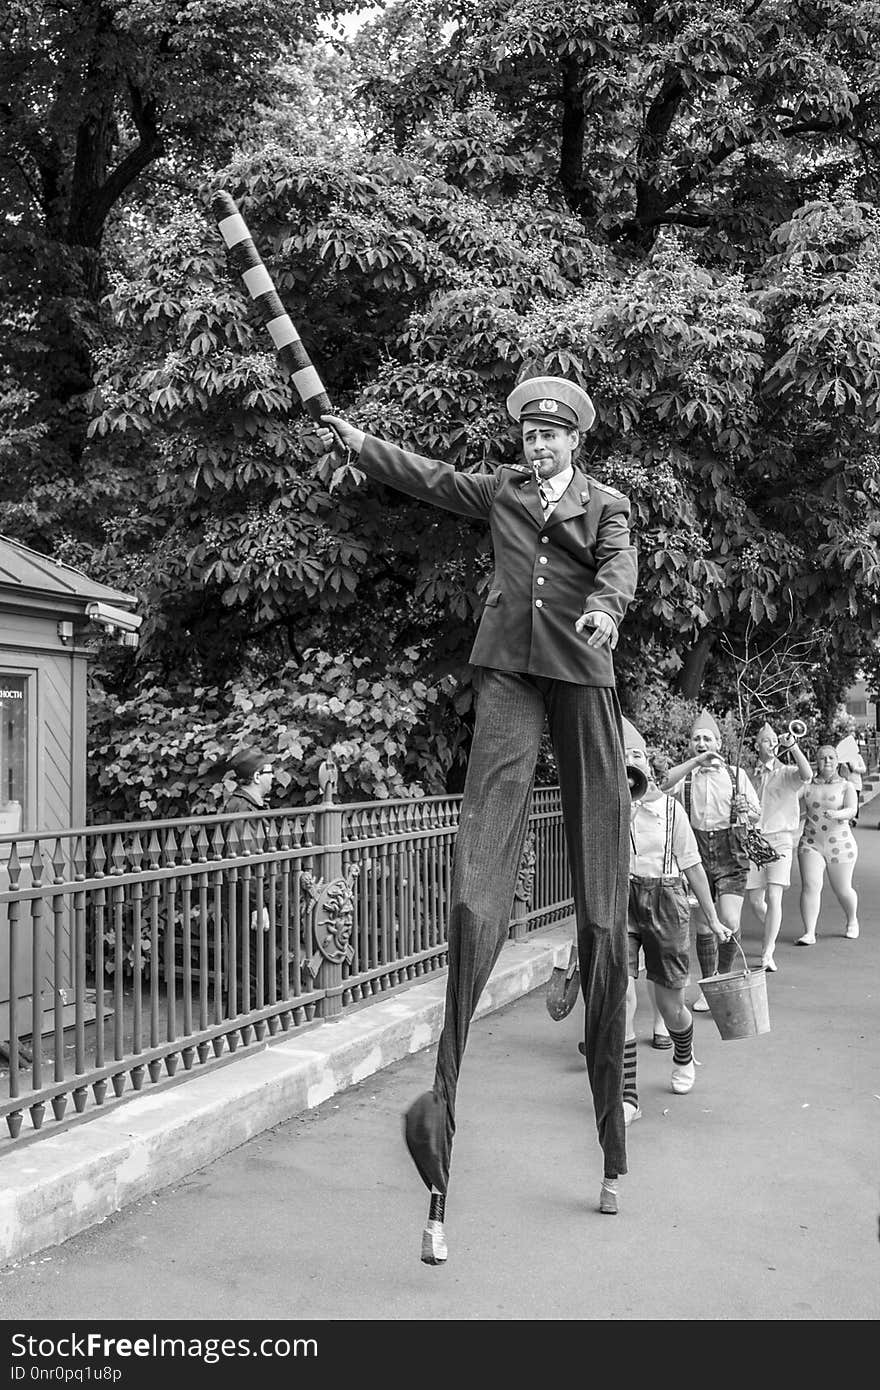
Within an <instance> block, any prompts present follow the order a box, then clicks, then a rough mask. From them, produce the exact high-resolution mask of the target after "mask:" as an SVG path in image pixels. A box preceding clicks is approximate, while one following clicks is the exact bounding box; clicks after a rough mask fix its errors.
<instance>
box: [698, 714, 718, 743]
mask: <svg viewBox="0 0 880 1390" xmlns="http://www.w3.org/2000/svg"><path fill="white" fill-rule="evenodd" d="M697 729H708V730H709V733H710V734H714V735H715V737H716V738H717V740H718V742H719V743H720V742H721V730H720V729H719V727H718V725H717V724H716V722H715V716H714V715H713V714H712V713H711V712H710V711H709V710H707V709H701V710H700V713H699V714H698V715H697V717H696V719H695V720H694V722H693V724H692V725H691V737H692V738H693V736H694V734H695V733H696V732H697Z"/></svg>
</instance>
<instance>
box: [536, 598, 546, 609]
mask: <svg viewBox="0 0 880 1390" xmlns="http://www.w3.org/2000/svg"><path fill="white" fill-rule="evenodd" d="M535 607H536V608H543V607H544V600H543V599H542V598H536V599H535Z"/></svg>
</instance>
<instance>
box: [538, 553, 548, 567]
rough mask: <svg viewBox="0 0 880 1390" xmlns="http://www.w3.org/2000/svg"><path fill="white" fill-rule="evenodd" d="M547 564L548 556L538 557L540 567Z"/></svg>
mask: <svg viewBox="0 0 880 1390" xmlns="http://www.w3.org/2000/svg"><path fill="white" fill-rule="evenodd" d="M546 563H547V556H546V555H539V556H538V564H539V565H546Z"/></svg>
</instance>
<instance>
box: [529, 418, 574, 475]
mask: <svg viewBox="0 0 880 1390" xmlns="http://www.w3.org/2000/svg"><path fill="white" fill-rule="evenodd" d="M522 442H523V453H524V455H525V460H526V463H527V464H529V466H530V467H531V468H533V469H535V470H536V472H537V473H538V474H539V475H540V476H541V477H542V478H555V477H556V474H557V473H562V472H564V470H565V469H566V468H568V466H569V464H570V463H571V457H572V454H573V453H574V451H575V449H576V448H577V446H578V444H579V443H580V435H579V434H578V431H577V430H568V429H561V428H560V427H559V425H545V424H542V423H541V421H540V420H524V421H523V426H522Z"/></svg>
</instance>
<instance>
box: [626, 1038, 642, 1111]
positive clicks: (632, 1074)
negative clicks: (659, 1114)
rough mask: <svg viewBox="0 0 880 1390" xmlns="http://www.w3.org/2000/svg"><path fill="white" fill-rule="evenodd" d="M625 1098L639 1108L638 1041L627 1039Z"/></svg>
mask: <svg viewBox="0 0 880 1390" xmlns="http://www.w3.org/2000/svg"><path fill="white" fill-rule="evenodd" d="M623 1098H624V1100H626V1101H629V1104H630V1105H634V1106H635V1107H636V1109H637V1110H638V1108H639V1092H638V1087H637V1086H636V1040H635V1038H627V1040H626V1042H625V1043H624V1045H623Z"/></svg>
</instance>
